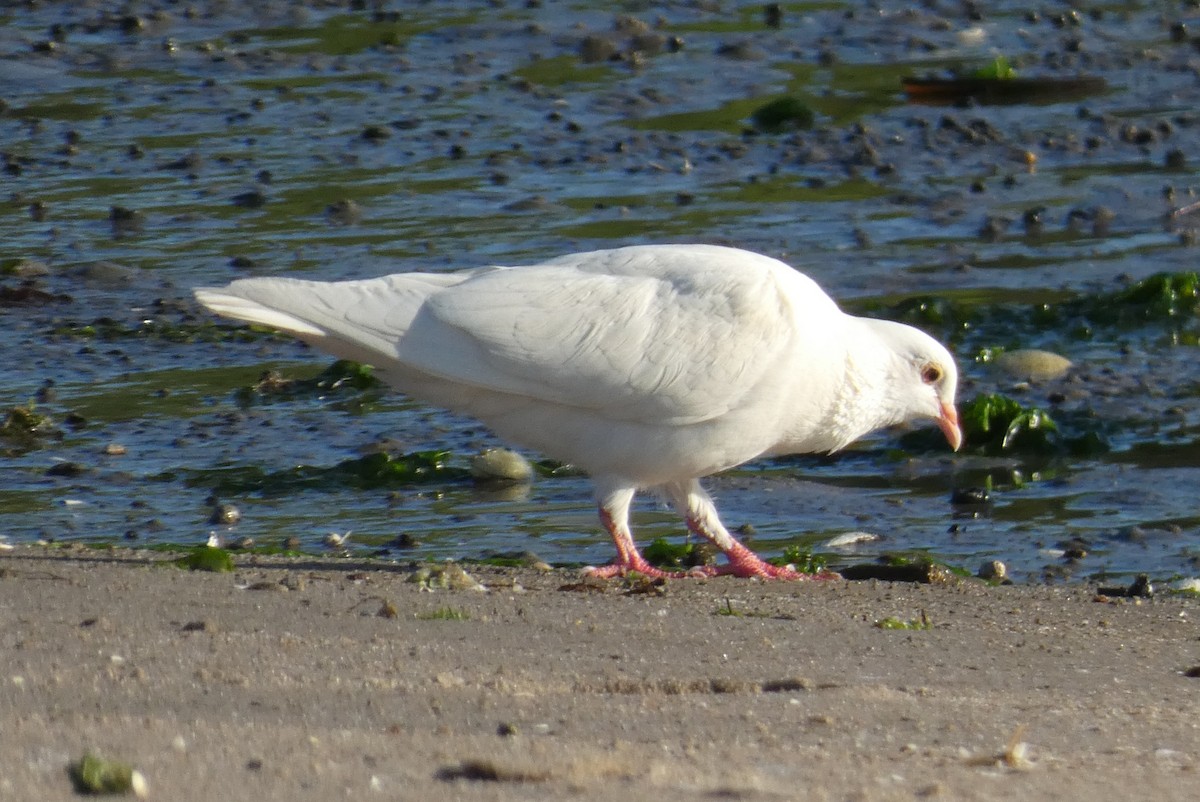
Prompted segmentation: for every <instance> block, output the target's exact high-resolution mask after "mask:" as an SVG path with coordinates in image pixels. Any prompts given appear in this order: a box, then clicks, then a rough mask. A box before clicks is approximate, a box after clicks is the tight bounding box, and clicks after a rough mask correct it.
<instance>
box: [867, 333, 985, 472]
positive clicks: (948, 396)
mask: <svg viewBox="0 0 1200 802" xmlns="http://www.w3.org/2000/svg"><path fill="white" fill-rule="evenodd" d="M866 322H867V323H868V325H869V327H870V328H871V329H873V330H874V331H875V333H876V334H877V335H878V336H879V337H880V338H881V339H882V340H883V341H884V342H885V343H886V344H887V349H886V350H887V352H888V353H889V358H888V359H887V364H886V365H885V368H884V369H885V371H886V380H885V381H884V382H883V384H882V386H883V387H886V388H887V396H888V397H887V398H886V399H883V408H884V409H886V410H887V411H888V413H890V417H891V418H892V420H891V421H890V422H892V423H902V422H905V421H912V420H922V419H929V420H932V421H934V422H935V423H937V425H938V427H939V428H940V429H941V430H942V433H943V434H944V435H946V440H947V441H948V442H949V443H950V447H951V448H953V449H954V450H955V451H957V450H958V449H959V447H960V446H961V445H962V439H963V438H962V429H961V428H959V425H958V410H957V409H956V408H955V406H954V395H955V393H956V392H957V390H958V368H957V367H956V366H955V364H954V357H952V356H951V355H950V352H949V351H947V350H946V349H945V347H943V346H942V344H941V343H939V342H938V341H937V340H935V339H933V338H932V337H930V336H929V335H928V334H926V333H925V332H923V331H921V330H919V329H915V328H913V327H912V326H907V325H905V324H903V323H896V322H893V321H890V320H867V321H866Z"/></svg>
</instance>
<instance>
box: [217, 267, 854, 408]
mask: <svg viewBox="0 0 1200 802" xmlns="http://www.w3.org/2000/svg"><path fill="white" fill-rule="evenodd" d="M229 296H234V297H242V298H245V299H247V300H249V301H250V302H251V304H252V305H254V306H262V307H265V308H266V311H265V312H260V313H258V314H256V315H255V316H253V317H251V316H250V315H249V314H247V310H246V309H245V308H244V307H243V306H239V305H238V303H237V302H236V301H232V300H229ZM198 297H199V298H200V300H201V301H202V302H203V303H205V304H206V305H209V306H210V308H212V309H214V311H217V312H220V313H222V314H231V315H233V316H235V317H241V318H242V319H252V320H255V321H256V322H260V323H263V324H266V325H273V326H280V327H282V328H285V329H288V330H291V331H294V332H296V333H297V334H298V335H299V336H301V337H303V338H304V339H306V340H309V341H310V342H313V343H314V344H315V345H317V346H318V347H320V348H323V349H325V350H329V351H332V352H333V353H337V354H340V355H348V356H352V357H353V358H359V359H362V361H366V362H371V363H373V364H375V366H376V367H377V368H378V369H379V370H380V371H381V372H382V373H383V375H384V376H385V377H386V376H388V373H389V367H391V368H396V369H399V370H394V371H393V374H394V375H400V376H403V375H411V372H412V371H414V370H415V371H418V372H420V373H424V374H427V375H429V376H433V377H437V378H439V379H441V380H444V381H446V382H450V383H452V384H456V385H463V386H465V387H470V388H474V389H477V390H484V391H489V392H498V393H504V394H507V395H513V396H520V397H526V398H530V399H536V400H538V401H541V402H548V403H553V404H557V405H562V406H566V407H571V408H578V409H582V410H591V411H594V412H597V413H601V414H600V415H599V417H603V418H608V419H610V420H631V421H642V422H647V423H658V424H664V423H666V424H685V423H695V422H699V421H704V420H710V419H713V418H716V417H719V416H721V415H723V414H724V413H726V412H728V411H729V410H731V409H734V408H738V407H741V406H743V399H745V398H749V397H752V396H753V395H754V393H755V392H756V390H757V389H759V387H760V385H761V384H762V383H763V382H764V381H770V380H771V379H772V378H774V377H775V374H776V373H777V371H778V370H779V369H780V368H781V367H783V366H789V367H795V366H796V361H795V359H794V358H792V355H793V354H794V353H795V351H796V349H797V348H798V345H799V343H800V341H801V340H807V341H808V344H809V346H813V345H814V343H815V342H819V340H820V338H821V337H829V336H836V335H835V328H834V327H835V324H837V322H838V321H840V320H841V319H842V318H843V316H842V313H841V312H840V311H839V310H838V309H837V307H836V306H835V305H834V303H833V302H832V301H831V300H829V298H828V297H827V296H826V295H825V294H824V293H823V292H822V291H821V290H820V289H819V288H818V287H817V286H816V285H815V284H813V283H812V282H811V281H809V280H808V279H806V278H805V277H803V276H802V275H800V274H799V273H797V272H795V271H794V270H792V269H791V268H789V267H787V266H786V265H784V264H782V263H780V262H777V261H775V260H773V259H768V258H767V257H763V256H758V255H756V254H752V253H748V252H745V251H739V250H734V249H729V248H717V247H710V246H678V245H676V246H645V247H633V248H621V249H617V250H611V251H598V252H595V253H584V254H573V255H571V256H566V257H562V258H560V259H556V260H554V261H551V262H547V263H545V264H541V265H535V266H531V267H522V268H492V269H483V270H479V271H475V272H472V273H468V274H462V273H455V274H442V275H437V274H408V275H403V274H401V275H397V276H388V277H385V278H381V279H374V280H370V281H363V282H342V283H336V284H320V283H311V282H285V281H284V280H280V279H249V280H244V281H240V282H235V283H234V284H232V285H231V286H230V287H229V288H226V289H223V290H217V291H215V295H214V291H207V294H205V293H204V292H201V293H198ZM814 337H815V338H817V339H816V340H814V339H813V338H814ZM322 338H326V339H325V341H323V340H322ZM347 346H349V347H347ZM816 350H817V351H818V352H819V351H820V350H821V349H820V348H819V347H818V348H816ZM362 351H367V352H370V353H359V352H362ZM356 354H358V355H356ZM372 354H373V356H372ZM793 378H794V377H793ZM396 383H397V385H398V386H399V387H400V389H402V390H404V389H410V388H406V387H405V383H404V381H403V380H400V381H397V382H396ZM411 389H419V388H411ZM418 394H419V393H418ZM432 400H435V401H437V402H438V403H443V404H445V403H448V401H447V399H445V398H438V399H432ZM468 411H469V410H468Z"/></svg>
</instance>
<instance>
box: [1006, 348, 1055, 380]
mask: <svg viewBox="0 0 1200 802" xmlns="http://www.w3.org/2000/svg"><path fill="white" fill-rule="evenodd" d="M994 364H995V365H996V367H997V368H999V369H1000V370H1002V371H1004V372H1005V373H1007V374H1008V375H1009V376H1011V377H1012V378H1014V379H1017V380H1019V381H1030V382H1034V381H1050V380H1052V379H1057V378H1060V377H1061V376H1063V375H1064V374H1065V373H1066V372H1067V371H1069V370H1070V369H1071V368H1072V367H1073V364H1072V363H1071V360H1069V359H1067V358H1066V357H1064V356H1060V355H1058V354H1055V353H1052V352H1050V351H1041V350H1038V349H1035V348H1020V349H1017V350H1015V351H1005V352H1004V353H1002V354H1000V355H999V356H998V357H996V359H995V362H994Z"/></svg>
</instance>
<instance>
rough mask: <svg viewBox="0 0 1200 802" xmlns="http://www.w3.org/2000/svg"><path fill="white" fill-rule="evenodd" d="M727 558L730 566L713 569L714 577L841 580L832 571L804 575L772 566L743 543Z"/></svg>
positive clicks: (737, 544)
mask: <svg viewBox="0 0 1200 802" xmlns="http://www.w3.org/2000/svg"><path fill="white" fill-rule="evenodd" d="M725 556H726V557H727V558H728V559H729V564H728V565H722V566H719V567H717V568H715V569H713V570H712V574H713V575H714V576H717V575H720V576H725V575H728V574H733V575H734V576H757V577H762V578H763V579H792V580H796V579H841V577H840V576H839V575H838V574H835V573H834V572H832V571H822V572H820V573H817V574H802V573H800V572H799V571H797V570H796V569H794V568H789V567H787V566H779V565H771V564H770V563H769V562H766V561H764V560H763V559H762V558H761V557H759V556H758V555H757V554H755V553H754V552H752V551H750V549H748V548H746V547H745V546H743V545H742V544H741V543H735V544H734V547H733V548H732V549H730V550H729V551H727V552H725Z"/></svg>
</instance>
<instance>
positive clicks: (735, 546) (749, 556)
mask: <svg viewBox="0 0 1200 802" xmlns="http://www.w3.org/2000/svg"><path fill="white" fill-rule="evenodd" d="M667 491H668V492H669V493H670V495H671V499H672V501H673V503H674V504H675V508H676V509H677V510H678V511H679V514H680V515H682V516H683V517H684V519H685V520H686V521H687V526H688V529H689V530H691V531H692V532H693V533H695V534H697V535H700V536H701V537H705V538H708V539H709V540H711V541H712V542H713V543H714V544H716V546H717V548H719V549H720V550H721V551H723V552H725V557H726V559H728V560H729V564H728V565H724V566H719V567H716V568H709V569H706V570H705V573H707V574H709V575H710V576H720V575H726V574H733V575H734V576H758V577H762V578H764V579H838V578H840V577H838V575H837V574H835V573H832V572H829V571H826V572H822V573H819V574H802V573H800V572H799V571H797V570H795V569H793V568H788V567H786V566H783V567H780V566H778V565H771V564H770V563H769V562H766V561H765V560H763V559H762V558H761V557H759V556H758V555H757V554H755V553H754V552H752V551H750V549H748V548H746V547H745V546H744V545H743V544H742V543H740V542H739V541H738V539H737V538H735V537H734V536H733V535H731V534H729V530H727V529H726V528H725V525H724V524H722V523H721V519H720V518H718V517H717V508H716V506H715V505H714V504H713V502H712V498H711V497H710V496H709V495H708V493H706V492H704V488H702V487H701V486H700V483H699V482H696V481H691V482H689V483H687V484H685V485H683V484H681V485H672V486H670V487H668V488H667Z"/></svg>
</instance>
